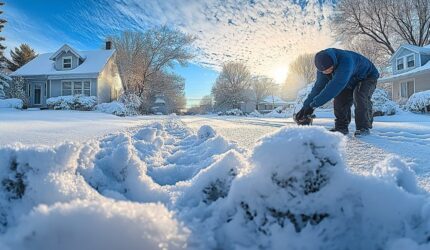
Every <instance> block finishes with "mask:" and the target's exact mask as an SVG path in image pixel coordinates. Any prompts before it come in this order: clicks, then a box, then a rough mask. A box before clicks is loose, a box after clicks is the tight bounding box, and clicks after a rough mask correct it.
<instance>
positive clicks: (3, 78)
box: [0, 2, 11, 99]
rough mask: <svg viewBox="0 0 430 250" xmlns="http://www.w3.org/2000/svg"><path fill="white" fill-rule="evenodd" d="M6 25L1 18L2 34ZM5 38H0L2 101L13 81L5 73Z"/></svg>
mask: <svg viewBox="0 0 430 250" xmlns="http://www.w3.org/2000/svg"><path fill="white" fill-rule="evenodd" d="M3 5H4V3H3V2H0V7H1V6H3ZM1 14H3V11H2V10H0V15H1ZM5 23H6V20H5V19H3V18H0V33H1V32H2V30H3V28H4V25H5ZM4 40H5V39H4V37H2V36H0V99H4V98H5V93H4V90H5V88H7V87H9V84H8V82H9V81H10V80H11V79H10V78H9V77H8V76H7V75H6V74H5V73H4V72H3V68H4V67H3V66H4V62H5V61H6V60H5V57H4V55H3V53H4V50H5V49H6V47H5V46H4V45H3V44H1V42H2V41H4Z"/></svg>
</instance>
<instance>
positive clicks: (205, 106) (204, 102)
mask: <svg viewBox="0 0 430 250" xmlns="http://www.w3.org/2000/svg"><path fill="white" fill-rule="evenodd" d="M199 110H200V112H201V113H208V112H212V111H213V98H212V96H211V95H205V96H203V98H202V99H201V100H200V103H199Z"/></svg>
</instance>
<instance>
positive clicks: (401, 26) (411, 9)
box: [334, 0, 430, 55]
mask: <svg viewBox="0 0 430 250" xmlns="http://www.w3.org/2000/svg"><path fill="white" fill-rule="evenodd" d="M337 13H338V14H337V15H336V18H334V28H335V31H336V33H337V35H338V36H340V37H342V39H343V40H346V41H350V40H352V38H354V37H356V36H367V37H368V38H370V39H371V40H370V41H372V42H373V43H375V44H377V45H378V46H379V47H380V49H382V50H384V51H385V53H387V54H388V55H391V54H393V53H394V52H395V49H396V48H397V47H398V45H399V44H401V43H407V44H412V45H417V46H423V45H427V44H429V43H430V0H362V1H355V0H343V1H342V2H340V3H339V4H338V12H337Z"/></svg>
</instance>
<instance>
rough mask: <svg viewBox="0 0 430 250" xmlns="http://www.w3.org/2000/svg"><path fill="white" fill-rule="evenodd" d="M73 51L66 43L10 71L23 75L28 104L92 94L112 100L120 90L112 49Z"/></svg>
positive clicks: (100, 100)
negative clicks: (52, 51) (59, 97)
mask: <svg viewBox="0 0 430 250" xmlns="http://www.w3.org/2000/svg"><path fill="white" fill-rule="evenodd" d="M106 48H107V49H106V50H94V51H77V50H75V49H73V48H72V47H70V46H69V45H64V46H62V47H61V48H60V49H59V50H57V51H56V52H54V53H46V54H41V55H39V56H37V57H36V58H34V59H33V60H31V61H30V62H28V63H27V64H25V65H24V66H22V67H21V68H19V69H18V70H17V71H15V72H13V73H12V74H11V76H12V77H23V78H24V80H25V83H26V93H27V94H28V96H29V106H30V107H43V106H46V99H48V98H50V97H56V96H68V95H86V96H96V97H97V101H98V103H103V102H110V101H112V100H116V99H117V98H118V96H119V94H120V93H121V91H122V84H121V79H120V77H119V73H118V67H117V65H116V64H115V59H114V54H115V51H114V50H110V44H109V42H107V43H106Z"/></svg>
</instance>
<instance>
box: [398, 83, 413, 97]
mask: <svg viewBox="0 0 430 250" xmlns="http://www.w3.org/2000/svg"><path fill="white" fill-rule="evenodd" d="M414 85H415V84H414V81H407V82H402V83H400V97H401V98H406V99H407V98H409V97H410V96H411V95H412V94H413V93H414V92H415V86H414Z"/></svg>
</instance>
